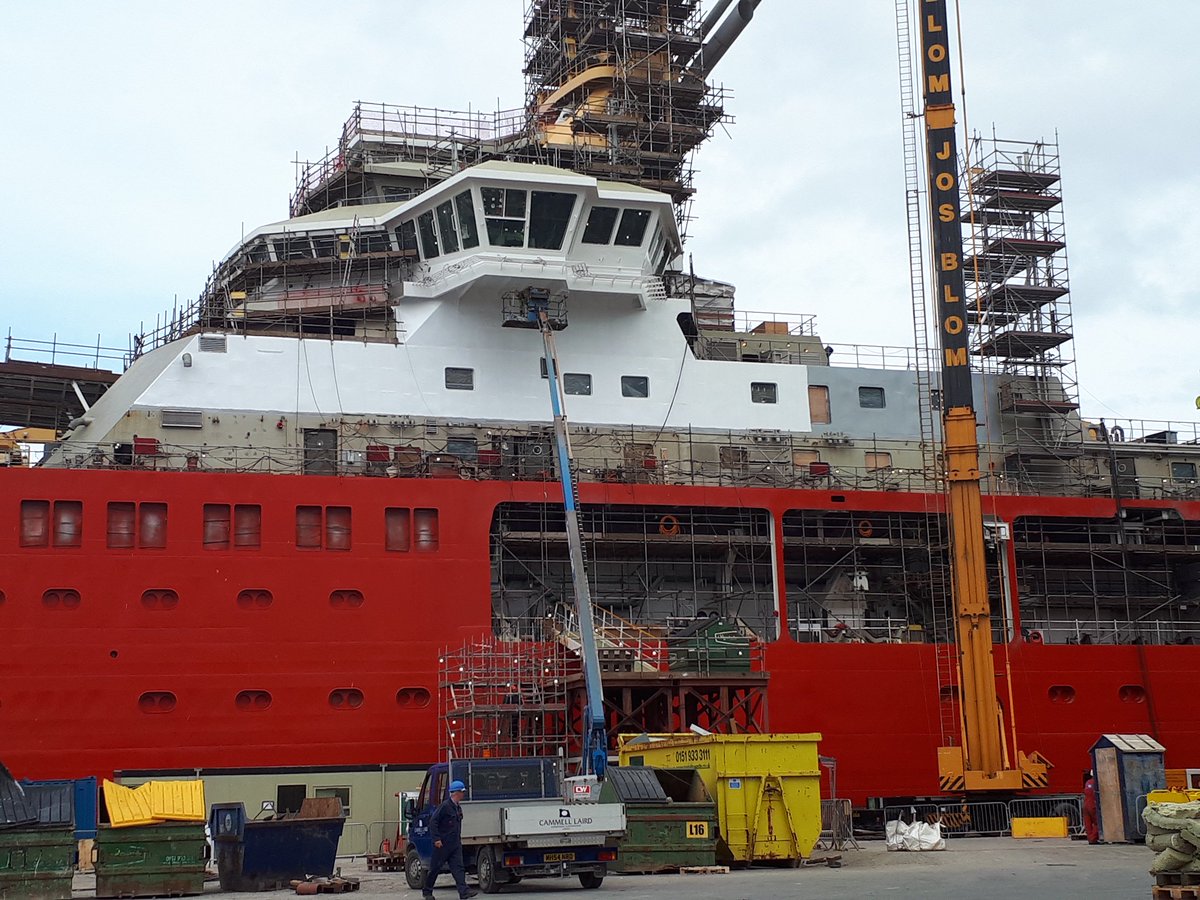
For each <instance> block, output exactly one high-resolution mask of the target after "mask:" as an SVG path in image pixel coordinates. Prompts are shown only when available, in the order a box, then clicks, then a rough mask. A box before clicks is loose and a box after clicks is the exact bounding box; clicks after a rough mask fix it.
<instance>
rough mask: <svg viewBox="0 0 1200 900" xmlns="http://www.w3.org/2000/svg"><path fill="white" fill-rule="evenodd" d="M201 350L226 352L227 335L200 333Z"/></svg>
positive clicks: (202, 351) (205, 351)
mask: <svg viewBox="0 0 1200 900" xmlns="http://www.w3.org/2000/svg"><path fill="white" fill-rule="evenodd" d="M200 352H201V353H224V352H225V335H223V334H202V335H200Z"/></svg>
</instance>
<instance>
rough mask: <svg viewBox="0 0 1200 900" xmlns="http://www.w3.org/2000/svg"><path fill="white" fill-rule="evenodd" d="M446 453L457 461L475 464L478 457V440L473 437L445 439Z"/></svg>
mask: <svg viewBox="0 0 1200 900" xmlns="http://www.w3.org/2000/svg"><path fill="white" fill-rule="evenodd" d="M446 452H447V453H449V454H450V455H451V456H457V457H458V458H459V459H465V460H468V461H470V462H475V459H476V457H477V456H478V455H479V440H478V439H477V438H473V437H447V438H446Z"/></svg>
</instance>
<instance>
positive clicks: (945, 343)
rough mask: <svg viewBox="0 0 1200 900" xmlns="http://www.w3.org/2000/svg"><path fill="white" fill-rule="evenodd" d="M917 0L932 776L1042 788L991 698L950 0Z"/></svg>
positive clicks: (1043, 779)
mask: <svg viewBox="0 0 1200 900" xmlns="http://www.w3.org/2000/svg"><path fill="white" fill-rule="evenodd" d="M918 6H919V18H920V21H921V69H922V73H923V75H924V82H923V88H924V97H925V111H924V112H925V116H924V117H925V147H926V157H927V167H928V173H929V203H930V213H931V222H932V229H931V234H932V239H933V240H932V248H933V258H934V272H935V288H934V289H935V291H936V293H935V300H934V302H935V303H936V305H937V321H938V336H939V346H940V349H941V379H942V384H941V388H942V410H943V412H942V439H943V442H944V449H945V465H946V481H947V492H946V493H947V499H946V517H947V520H948V521H949V528H950V550H951V560H950V566H951V568H950V574H951V585H952V590H953V596H954V615H955V633H956V638H957V645H958V680H959V708H960V711H961V729H962V740H961V744H960V746H952V747H939V748H938V776H939V781H940V784H941V788H942V790H944V791H955V792H960V791H967V792H973V791H1019V790H1021V789H1023V788H1031V787H1045V786H1046V783H1047V772H1048V770H1049V768H1050V764H1049V763H1048V762H1047V761H1046V760H1045V759H1044V758H1043V757H1042V756H1041V755H1040V754H1038V753H1037V752H1034V753H1032V754H1030V755H1028V756H1027V755H1026V754H1024V753H1021V752H1020V751H1018V750H1017V748H1016V746H1015V741H1016V738H1015V730H1014V738H1013V743H1014V746H1013V747H1012V748H1011V750H1012V754H1013V755H1015V756H1016V765H1015V766H1014V765H1013V763H1012V756H1011V755H1010V752H1009V747H1008V746H1007V744H1006V742H1005V739H1004V731H1005V729H1004V723H1003V718H1002V713H1001V708H1000V702H999V700H998V699H997V696H996V670H995V663H994V660H993V657H992V622H991V603H990V600H989V598H988V591H987V567H986V558H985V555H984V539H983V507H982V502H981V497H980V484H979V480H980V475H979V443H978V439H977V437H976V429H977V427H978V422H977V420H976V417H975V405H974V397H973V395H972V388H971V367H970V364H969V361H968V340H967V326H966V323H967V315H966V305H965V304H964V302H963V295H964V278H963V242H962V216H961V207H960V198H959V186H958V151H957V142H956V139H955V118H954V100H953V97H952V95H951V92H950V40H949V35H950V31H949V20H948V16H947V11H946V0H918ZM1009 714H1010V715H1011V714H1012V710H1009Z"/></svg>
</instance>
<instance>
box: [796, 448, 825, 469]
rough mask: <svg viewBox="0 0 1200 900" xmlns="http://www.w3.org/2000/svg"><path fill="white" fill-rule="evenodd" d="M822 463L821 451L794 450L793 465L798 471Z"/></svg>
mask: <svg viewBox="0 0 1200 900" xmlns="http://www.w3.org/2000/svg"><path fill="white" fill-rule="evenodd" d="M820 461H821V451H820V450H793V451H792V465H793V466H795V467H796V468H797V469H807V468H808V467H809V466H811V465H812V464H813V463H819V462H820Z"/></svg>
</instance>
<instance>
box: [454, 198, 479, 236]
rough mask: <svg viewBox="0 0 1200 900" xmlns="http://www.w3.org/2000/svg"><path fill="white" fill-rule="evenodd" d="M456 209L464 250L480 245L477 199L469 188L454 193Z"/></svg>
mask: <svg viewBox="0 0 1200 900" xmlns="http://www.w3.org/2000/svg"><path fill="white" fill-rule="evenodd" d="M454 210H455V212H457V213H458V233H459V234H460V235H461V236H462V245H463V249H464V250H470V249H471V248H472V247H478V246H479V225H478V224H477V223H476V221H475V201H474V200H473V199H471V192H470V191H469V190H466V191H463V192H462V193H461V194H455V195H454Z"/></svg>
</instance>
